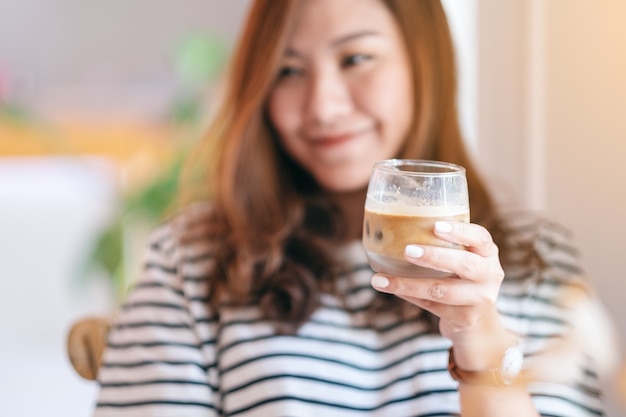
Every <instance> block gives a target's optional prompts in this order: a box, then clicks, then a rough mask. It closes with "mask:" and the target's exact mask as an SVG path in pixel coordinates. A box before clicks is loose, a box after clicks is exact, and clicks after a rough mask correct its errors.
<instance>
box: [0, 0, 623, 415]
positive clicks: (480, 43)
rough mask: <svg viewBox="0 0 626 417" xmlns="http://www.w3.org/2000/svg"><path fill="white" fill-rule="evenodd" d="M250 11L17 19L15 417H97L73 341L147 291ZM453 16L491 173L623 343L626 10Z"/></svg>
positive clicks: (78, 5)
mask: <svg viewBox="0 0 626 417" xmlns="http://www.w3.org/2000/svg"><path fill="white" fill-rule="evenodd" d="M248 4H249V1H248V0H178V1H176V2H173V1H168V0H150V1H148V0H127V1H125V2H111V1H108V2H107V1H103V0H91V1H87V2H86V1H83V0H19V1H18V0H0V259H1V265H2V273H1V278H0V352H1V353H2V354H1V355H0V393H1V394H0V395H1V400H0V415H1V416H7V417H18V416H20V417H21V416H41V415H45V416H65V417H71V416H76V417H79V416H87V415H89V414H90V412H91V408H92V406H93V402H94V400H95V390H96V386H95V383H93V382H90V381H86V380H83V379H81V378H80V377H79V376H78V375H77V374H76V373H75V372H74V371H73V370H72V368H71V365H70V363H69V360H68V358H67V355H66V347H65V343H66V337H67V332H68V330H69V328H70V326H71V324H72V323H73V322H74V321H76V320H78V319H80V318H83V317H86V316H92V315H101V314H109V313H110V312H112V311H114V309H115V308H116V307H117V305H118V303H119V301H120V299H121V297H122V295H123V292H124V290H125V288H126V286H127V284H128V282H129V281H132V279H133V278H132V277H133V276H134V275H135V274H136V271H137V268H138V261H139V260H140V257H141V251H142V246H143V242H144V239H145V235H146V233H147V231H148V230H149V229H150V227H151V226H152V225H153V224H154V223H155V222H157V221H158V219H159V217H160V216H161V215H162V213H163V211H164V210H165V209H166V208H167V205H168V204H167V203H168V201H169V199H170V198H171V196H172V193H173V192H174V186H175V183H174V178H175V175H176V173H177V171H178V166H179V165H178V163H179V160H180V155H181V154H182V153H184V151H185V149H187V147H188V146H189V145H190V144H191V143H193V142H194V141H195V140H196V139H197V138H198V137H199V135H200V134H201V132H202V129H203V127H204V126H205V124H206V120H207V118H208V117H210V114H211V109H212V107H211V106H212V103H214V102H215V100H216V97H217V96H218V94H219V89H220V79H221V75H222V74H223V72H224V70H225V63H226V62H227V59H228V55H229V53H230V50H231V49H232V46H233V43H234V42H235V38H236V34H237V32H238V30H239V27H240V25H241V21H242V18H243V16H244V14H245V11H246V8H247V6H248ZM445 6H446V9H447V11H448V14H449V17H450V21H451V24H452V29H453V34H454V37H455V42H456V44H457V53H458V60H459V67H460V72H459V76H460V90H459V104H460V115H461V120H462V127H463V130H464V133H465V136H466V137H467V140H468V142H469V144H470V146H471V149H472V151H473V152H474V153H475V155H476V157H477V158H478V161H479V165H480V166H482V169H483V171H484V172H485V174H486V175H488V176H489V177H490V179H491V181H492V182H493V184H494V186H495V187H496V188H497V190H498V192H499V195H500V196H501V197H502V198H503V199H506V200H513V201H515V202H516V203H517V204H519V205H522V206H525V207H528V208H532V209H539V210H542V211H545V212H548V213H549V214H551V215H553V216H554V217H556V218H558V219H559V220H560V221H562V222H563V223H564V224H566V225H567V226H568V227H569V228H570V229H571V230H572V231H573V233H574V240H575V242H576V243H577V244H578V246H579V247H580V249H581V251H582V255H583V258H582V259H583V262H584V264H585V266H586V268H587V270H588V271H589V274H590V276H591V278H592V280H593V282H594V284H595V285H596V288H597V289H598V294H599V297H600V298H601V299H602V301H603V302H604V304H605V306H606V308H607V313H608V314H609V316H610V317H611V319H612V320H613V321H614V323H615V326H616V329H617V330H618V339H619V341H620V343H621V344H623V343H624V342H625V341H626V304H625V303H624V302H623V301H622V299H623V297H624V294H626V279H625V277H624V274H625V271H626V256H624V255H623V252H622V250H623V247H624V244H623V237H624V236H625V235H626V219H625V218H624V217H625V213H626V192H624V185H623V184H624V179H625V178H626V175H625V174H624V171H623V168H624V165H625V164H626V157H625V156H624V155H625V154H626V152H625V151H626V114H625V111H626V26H625V25H624V24H623V22H625V21H626V2H624V1H623V0H601V1H596V2H589V1H587V0H551V1H549V2H547V1H543V0H510V1H506V2H502V1H500V0H463V1H458V0H447V1H445ZM607 343H608V342H607ZM619 349H620V352H621V349H623V348H622V346H621V345H620V346H619ZM618 396H619V395H618ZM618 412H619V411H616V413H618ZM616 415H617V414H616Z"/></svg>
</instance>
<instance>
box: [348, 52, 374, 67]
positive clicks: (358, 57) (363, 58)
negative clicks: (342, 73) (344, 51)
mask: <svg viewBox="0 0 626 417" xmlns="http://www.w3.org/2000/svg"><path fill="white" fill-rule="evenodd" d="M370 59H372V56H371V55H367V54H352V55H348V56H346V57H345V58H344V59H343V61H342V62H341V64H342V66H344V67H353V66H356V65H359V64H362V63H364V62H367V61H369V60H370Z"/></svg>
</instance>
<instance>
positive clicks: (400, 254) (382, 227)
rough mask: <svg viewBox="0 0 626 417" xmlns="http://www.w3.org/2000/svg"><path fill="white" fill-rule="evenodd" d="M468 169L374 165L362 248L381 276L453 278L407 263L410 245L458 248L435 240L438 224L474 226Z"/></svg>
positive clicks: (417, 163) (396, 162)
mask: <svg viewBox="0 0 626 417" xmlns="http://www.w3.org/2000/svg"><path fill="white" fill-rule="evenodd" d="M469 217H470V214H469V196H468V190H467V179H466V177H465V168H463V167H462V166H459V165H455V164H450V163H446V162H439V161H426V160H408V159H389V160H384V161H379V162H377V163H376V164H375V165H374V168H373V171H372V176H371V178H370V182H369V186H368V189H367V198H366V200H365V216H364V220H363V245H364V246H365V249H366V251H367V256H368V259H369V262H370V265H371V266H372V268H373V269H374V270H375V271H376V272H383V273H387V274H390V275H395V276H402V277H426V276H428V277H442V276H449V275H450V274H449V273H447V272H442V271H435V270H432V269H428V268H422V267H419V266H416V265H414V264H412V263H410V262H408V261H406V260H405V259H404V248H405V246H406V245H409V244H418V245H435V246H446V247H453V248H454V247H456V248H460V249H463V247H459V246H458V245H454V244H451V243H449V242H446V241H443V240H441V239H439V238H437V237H436V236H435V234H434V233H433V228H434V225H435V222H436V221H439V220H450V221H462V222H469Z"/></svg>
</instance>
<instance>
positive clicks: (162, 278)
mask: <svg viewBox="0 0 626 417" xmlns="http://www.w3.org/2000/svg"><path fill="white" fill-rule="evenodd" d="M212 219H213V208H212V205H211V204H209V203H197V204H195V205H192V206H189V207H186V208H184V209H182V210H179V211H178V212H176V213H174V214H173V215H171V216H170V217H169V218H167V219H166V220H164V221H163V222H162V223H160V224H159V225H158V226H156V227H155V228H154V229H153V230H152V231H151V233H150V234H149V236H148V240H147V245H146V248H145V252H144V256H143V272H142V273H141V274H140V276H139V280H138V281H137V282H136V284H135V286H136V287H142V286H150V285H152V286H154V285H157V284H158V283H162V284H167V285H169V286H171V287H173V288H175V289H176V290H177V291H179V292H182V291H184V290H185V288H184V287H188V286H189V282H188V281H193V280H194V278H193V277H200V276H201V277H202V278H205V276H206V270H207V268H206V265H207V262H209V261H210V260H211V259H212V256H211V255H212V253H213V251H212V250H211V245H210V241H209V239H208V238H207V236H208V235H209V234H210V233H211V232H209V231H210V230H213V228H212V227H211V221H212ZM213 246H214V245H213ZM196 281H200V279H199V278H198V279H196ZM194 292H195V291H194Z"/></svg>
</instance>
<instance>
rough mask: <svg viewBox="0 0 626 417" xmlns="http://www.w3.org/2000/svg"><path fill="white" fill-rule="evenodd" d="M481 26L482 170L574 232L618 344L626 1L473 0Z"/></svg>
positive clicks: (624, 204)
mask: <svg viewBox="0 0 626 417" xmlns="http://www.w3.org/2000/svg"><path fill="white" fill-rule="evenodd" d="M479 20H480V24H479V28H480V29H479V30H480V36H479V54H480V61H479V62H480V64H479V87H478V88H479V97H480V98H479V102H480V106H479V111H478V113H479V116H478V119H479V127H478V132H479V135H478V150H479V155H480V160H481V164H482V166H483V168H484V170H485V171H486V172H487V173H488V175H489V176H490V178H492V179H495V180H496V183H497V185H498V187H499V189H500V190H501V191H502V194H503V195H504V196H505V197H506V198H510V197H513V198H514V199H515V198H517V200H518V201H517V203H519V204H522V205H525V206H527V207H529V208H533V209H540V210H544V211H546V212H547V213H548V214H550V215H552V216H554V217H555V218H557V219H559V220H561V221H562V222H563V223H564V224H565V225H566V226H567V227H569V228H570V229H571V230H572V231H573V232H574V237H575V242H576V243H577V244H578V246H579V247H580V249H581V250H582V259H583V262H584V264H585V266H586V268H587V270H588V271H589V273H590V276H591V279H592V280H593V281H594V282H595V284H596V286H597V288H598V290H599V294H600V296H601V297H602V299H603V300H604V302H605V305H606V306H607V308H608V309H609V311H610V313H611V314H612V317H613V319H614V321H615V323H616V325H617V328H618V330H619V332H620V336H621V340H622V342H625V341H626V304H624V302H623V301H622V295H623V294H626V279H623V278H622V277H621V275H622V274H623V271H624V270H625V269H626V268H625V267H626V257H624V256H623V255H622V254H621V248H622V245H621V238H622V236H623V235H624V234H625V233H626V220H625V219H624V217H623V215H622V213H624V212H625V208H626V193H625V192H624V191H623V190H622V188H623V186H622V185H621V182H622V178H626V176H625V175H624V173H623V172H622V170H623V166H624V164H625V163H626V158H625V157H624V154H625V151H626V117H624V115H625V111H626V75H625V74H626V26H625V25H624V24H623V22H624V21H626V2H624V1H623V0H602V1H600V2H588V1H586V0H550V1H543V0H510V1H506V2H502V1H500V0H481V1H480V12H479ZM515 196H517V197H515ZM591 213H594V214H595V216H594V217H591V216H590V214H591Z"/></svg>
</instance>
